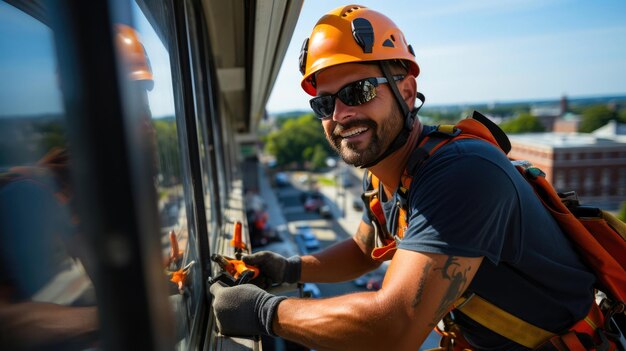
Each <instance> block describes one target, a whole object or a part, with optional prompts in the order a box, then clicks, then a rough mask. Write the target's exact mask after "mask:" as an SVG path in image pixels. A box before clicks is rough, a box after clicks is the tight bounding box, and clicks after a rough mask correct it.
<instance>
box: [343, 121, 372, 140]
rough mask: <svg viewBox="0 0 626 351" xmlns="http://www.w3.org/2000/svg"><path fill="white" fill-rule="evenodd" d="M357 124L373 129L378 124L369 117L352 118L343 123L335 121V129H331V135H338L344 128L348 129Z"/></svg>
mask: <svg viewBox="0 0 626 351" xmlns="http://www.w3.org/2000/svg"><path fill="white" fill-rule="evenodd" d="M357 126H366V127H367V128H369V129H375V128H376V127H377V126H378V124H377V123H376V122H374V121H372V120H370V119H362V120H352V121H348V122H347V123H344V124H339V123H337V125H336V126H335V129H334V130H333V136H335V137H340V136H341V133H343V131H344V130H348V129H351V128H354V127H357Z"/></svg>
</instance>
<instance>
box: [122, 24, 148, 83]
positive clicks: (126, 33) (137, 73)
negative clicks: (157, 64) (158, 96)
mask: <svg viewBox="0 0 626 351" xmlns="http://www.w3.org/2000/svg"><path fill="white" fill-rule="evenodd" d="M115 29H116V34H115V44H116V46H117V49H118V51H119V54H120V55H121V56H122V60H123V62H124V63H125V64H126V65H127V69H128V72H129V75H130V79H132V80H135V81H142V82H145V83H146V87H147V89H148V90H152V88H153V87H154V80H153V77H152V67H151V66H150V60H149V59H148V55H147V54H146V50H145V48H144V46H143V44H142V43H141V40H139V35H138V34H137V32H136V31H135V30H134V29H133V28H131V27H129V26H127V25H125V24H116V25H115Z"/></svg>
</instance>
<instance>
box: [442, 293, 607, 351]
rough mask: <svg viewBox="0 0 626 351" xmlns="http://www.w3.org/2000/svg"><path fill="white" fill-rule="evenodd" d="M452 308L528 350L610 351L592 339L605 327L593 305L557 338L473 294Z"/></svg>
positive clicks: (457, 301)
mask: <svg viewBox="0 0 626 351" xmlns="http://www.w3.org/2000/svg"><path fill="white" fill-rule="evenodd" d="M453 306H454V308H456V309H457V310H458V311H461V312H462V313H463V314H465V315H466V316H468V317H469V318H471V319H472V320H474V321H475V322H477V323H479V324H480V325H482V326H483V327H485V328H487V329H489V330H491V331H493V332H494V333H497V334H499V335H502V336H504V337H505V338H507V339H509V340H512V341H514V342H516V343H518V344H520V345H522V346H526V347H528V348H531V349H539V350H542V351H548V350H559V351H560V350H563V351H578V350H583V351H584V350H589V349H590V348H595V349H597V350H603V349H604V350H611V345H610V344H609V343H608V342H606V339H605V338H602V337H601V335H598V336H600V337H599V338H598V340H596V341H597V342H594V340H593V338H592V336H593V335H596V333H602V332H603V331H602V329H601V328H602V326H603V324H604V315H603V314H602V311H601V310H600V307H599V306H598V305H597V304H596V303H595V302H594V303H592V304H591V309H590V310H589V313H587V316H585V318H583V319H581V320H580V321H578V322H577V323H576V324H574V326H573V327H571V328H570V331H569V332H568V333H566V334H565V335H557V334H555V333H552V332H550V331H547V330H545V329H542V328H540V327H537V326H536V325H533V324H531V323H529V322H526V321H525V320H523V319H520V318H518V317H516V316H514V315H512V314H510V313H508V312H506V311H505V310H503V309H501V308H500V307H498V306H496V305H494V304H492V303H491V302H489V301H487V300H485V299H483V298H482V297H480V296H478V295H476V294H471V295H469V296H467V297H466V296H461V297H460V298H458V299H457V300H456V301H455V302H454V304H453Z"/></svg>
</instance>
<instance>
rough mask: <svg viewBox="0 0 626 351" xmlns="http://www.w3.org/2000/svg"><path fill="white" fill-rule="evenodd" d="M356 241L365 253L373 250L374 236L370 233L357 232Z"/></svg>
mask: <svg viewBox="0 0 626 351" xmlns="http://www.w3.org/2000/svg"><path fill="white" fill-rule="evenodd" d="M356 240H357V241H358V242H359V243H360V244H361V245H362V246H363V247H364V248H365V250H366V251H365V252H372V250H374V234H373V233H371V232H370V231H363V230H360V229H359V230H358V231H357V232H356Z"/></svg>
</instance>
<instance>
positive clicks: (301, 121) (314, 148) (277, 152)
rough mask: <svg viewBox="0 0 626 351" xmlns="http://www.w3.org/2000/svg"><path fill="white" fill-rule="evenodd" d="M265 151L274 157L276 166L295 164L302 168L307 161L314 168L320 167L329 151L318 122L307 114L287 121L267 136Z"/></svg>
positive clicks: (311, 115)
mask: <svg viewBox="0 0 626 351" xmlns="http://www.w3.org/2000/svg"><path fill="white" fill-rule="evenodd" d="M265 150H266V151H267V152H268V153H269V154H271V155H274V157H276V164H277V165H278V166H287V165H290V164H293V163H295V164H297V165H298V166H300V167H302V166H303V165H304V163H305V161H309V164H311V165H312V166H313V167H314V168H318V167H322V166H323V162H321V161H320V159H321V160H325V159H326V157H327V156H328V154H329V152H330V150H329V146H328V142H327V141H326V138H325V137H324V130H323V129H322V124H321V123H320V121H319V120H318V119H317V118H315V117H314V116H313V114H307V115H303V116H300V117H298V118H295V119H293V118H292V119H288V120H287V121H285V123H284V124H283V125H282V127H281V128H280V129H279V130H278V131H275V132H272V133H270V134H269V135H268V136H267V144H266V145H265Z"/></svg>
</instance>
